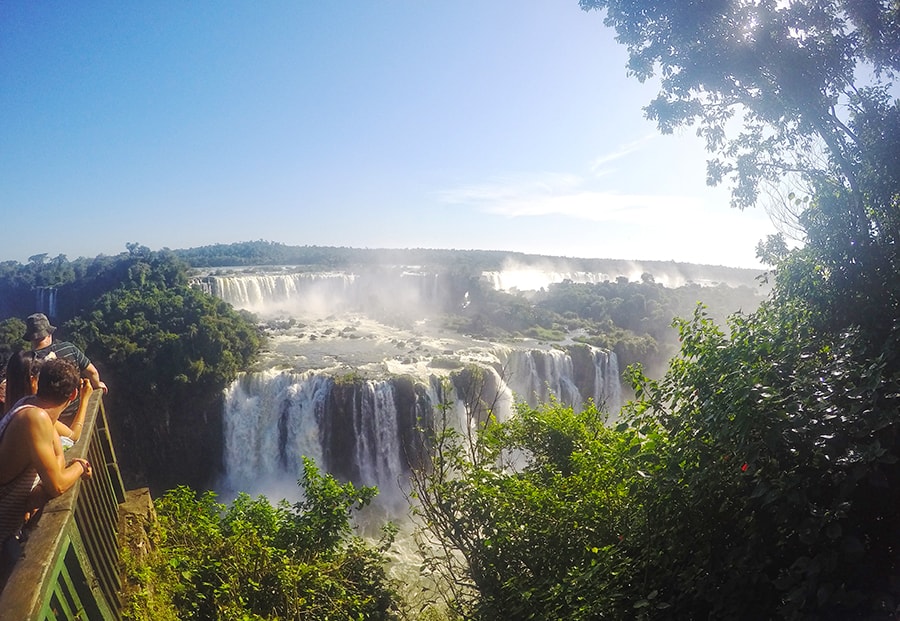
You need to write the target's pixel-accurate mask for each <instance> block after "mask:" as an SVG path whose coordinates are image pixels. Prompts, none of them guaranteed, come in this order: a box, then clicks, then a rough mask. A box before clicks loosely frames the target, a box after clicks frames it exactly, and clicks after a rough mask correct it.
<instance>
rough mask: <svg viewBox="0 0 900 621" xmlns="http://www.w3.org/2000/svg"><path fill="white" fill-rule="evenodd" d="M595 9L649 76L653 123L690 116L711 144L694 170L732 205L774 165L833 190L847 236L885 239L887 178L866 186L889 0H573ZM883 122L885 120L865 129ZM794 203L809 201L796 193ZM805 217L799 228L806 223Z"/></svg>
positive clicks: (881, 141)
mask: <svg viewBox="0 0 900 621" xmlns="http://www.w3.org/2000/svg"><path fill="white" fill-rule="evenodd" d="M580 5H581V7H582V8H583V9H585V10H591V9H605V10H606V18H605V23H606V24H607V25H609V26H612V27H613V28H615V30H616V32H617V40H618V41H619V42H620V43H622V44H624V45H625V46H626V47H627V48H628V52H629V61H628V71H629V72H630V73H631V74H632V75H634V76H635V77H637V78H638V79H639V80H641V81H644V80H647V79H649V78H651V77H654V76H658V77H659V80H660V92H659V94H658V95H657V97H656V98H655V99H654V100H653V101H652V102H650V104H649V105H648V106H647V107H646V108H645V111H646V114H647V116H648V118H650V119H652V120H655V121H656V122H657V123H658V126H659V129H660V130H661V131H662V132H664V133H669V132H672V131H673V130H674V129H675V128H678V127H683V126H696V127H697V133H698V135H700V136H701V137H703V138H704V139H705V140H706V144H707V147H708V149H709V151H710V152H711V153H713V157H712V159H711V160H710V161H709V163H708V170H707V178H708V181H709V182H710V183H711V184H717V183H719V182H721V181H723V180H726V179H727V180H729V181H730V182H731V183H732V184H733V201H732V202H733V205H735V206H737V207H741V208H743V207H748V206H750V205H753V204H754V203H756V201H757V198H758V197H759V193H760V189H761V184H763V183H779V182H783V181H784V180H785V179H786V178H793V180H794V181H799V182H800V183H801V184H802V186H803V187H804V188H806V189H808V190H812V191H816V190H818V189H819V188H821V187H823V185H824V186H827V187H829V188H831V190H832V191H833V192H839V193H841V194H843V195H844V196H845V199H844V200H843V201H842V209H843V210H844V213H843V214H842V215H843V220H844V223H845V226H847V227H848V228H849V230H850V231H852V236H853V238H854V240H855V242H856V243H861V244H862V243H868V242H871V241H873V240H880V239H884V238H888V239H889V240H890V241H891V242H895V241H896V238H897V233H898V228H897V227H898V222H897V217H896V215H895V212H896V209H897V205H896V202H894V201H895V199H894V197H895V196H896V184H894V186H893V189H892V190H891V191H889V192H888V193H887V196H878V197H876V196H874V195H873V194H872V190H871V188H870V187H866V185H865V183H866V182H867V181H870V179H868V177H870V176H871V168H872V164H873V160H872V157H873V156H876V154H880V155H885V154H887V153H893V154H896V153H898V151H900V134H898V133H897V131H896V126H897V121H898V115H900V111H898V105H897V102H896V101H894V102H891V101H890V99H889V97H888V92H889V89H890V87H891V86H892V85H893V77H894V75H895V72H896V71H897V70H898V69H900V26H898V23H900V5H898V4H897V3H896V2H894V1H892V0H831V1H822V0H793V1H789V2H785V1H782V0H763V1H753V0H750V1H742V2H737V1H731V0H700V1H690V0H679V1H673V2H652V1H649V0H580ZM873 126H876V127H885V126H890V127H892V128H893V130H892V131H889V132H887V133H881V132H879V131H874V132H873V131H872V130H873ZM801 207H803V208H805V209H812V208H815V205H814V204H811V203H803V204H802V205H801ZM804 228H807V229H808V228H809V227H808V224H807V226H806V227H804Z"/></svg>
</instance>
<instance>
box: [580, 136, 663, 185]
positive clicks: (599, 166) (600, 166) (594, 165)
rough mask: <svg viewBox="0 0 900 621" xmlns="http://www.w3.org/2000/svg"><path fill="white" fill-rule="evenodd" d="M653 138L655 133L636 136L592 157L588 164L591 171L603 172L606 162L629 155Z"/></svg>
mask: <svg viewBox="0 0 900 621" xmlns="http://www.w3.org/2000/svg"><path fill="white" fill-rule="evenodd" d="M654 138H656V134H647V135H646V136H644V137H643V138H638V139H637V140H634V141H632V142H629V143H627V144H625V145H622V146H621V147H619V148H618V149H616V150H615V151H613V152H611V153H607V154H605V155H601V156H599V157H596V158H594V160H593V161H592V162H591V165H590V170H591V173H592V174H594V175H597V174H603V173H604V172H605V167H606V165H607V164H609V163H610V162H614V161H616V160H618V159H621V158H623V157H625V156H626V155H630V154H632V153H634V152H636V151H640V150H641V149H642V148H643V147H644V145H645V144H647V143H648V142H650V141H651V140H653V139H654Z"/></svg>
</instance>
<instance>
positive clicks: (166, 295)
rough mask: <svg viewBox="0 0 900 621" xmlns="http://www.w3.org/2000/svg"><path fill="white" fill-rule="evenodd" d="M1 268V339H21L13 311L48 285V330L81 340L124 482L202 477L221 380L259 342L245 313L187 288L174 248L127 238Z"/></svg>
mask: <svg viewBox="0 0 900 621" xmlns="http://www.w3.org/2000/svg"><path fill="white" fill-rule="evenodd" d="M3 270H4V271H3V272H2V274H0V300H2V301H3V308H4V311H5V312H6V313H10V312H11V313H12V315H11V316H8V315H7V316H5V317H6V318H5V319H3V320H2V322H0V336H2V338H3V339H4V341H3V344H2V345H0V347H2V349H3V350H4V351H5V352H6V354H8V353H9V352H10V351H12V350H14V349H15V348H19V347H28V346H29V345H28V344H27V343H25V342H24V341H22V335H23V334H24V332H25V330H24V322H23V321H22V319H23V318H24V317H26V316H27V315H28V314H30V313H32V312H35V311H36V310H37V308H36V307H35V304H36V301H35V290H34V289H35V287H52V289H53V296H54V299H55V300H57V301H58V304H57V305H56V309H55V310H56V312H55V314H54V317H53V321H54V324H55V325H57V326H58V328H59V329H58V330H57V332H56V334H55V338H59V339H63V340H70V341H72V342H74V343H76V344H77V345H78V346H80V347H81V348H82V349H83V350H84V351H85V353H86V354H87V355H88V357H89V358H91V360H92V361H93V362H94V364H95V365H96V366H97V368H98V369H99V370H100V373H101V377H102V378H103V380H104V381H105V382H106V384H107V386H108V387H109V394H108V395H107V396H106V398H105V399H104V402H105V404H106V408H107V411H108V413H109V418H110V427H111V429H112V433H113V437H114V438H115V446H116V450H117V452H118V457H119V464H120V466H121V468H122V474H123V478H124V479H125V482H126V485H128V486H129V487H133V486H140V485H150V486H151V487H152V488H153V489H154V491H157V492H161V491H162V490H165V489H168V488H169V487H173V486H175V485H178V484H189V485H194V486H198V487H200V486H205V485H208V484H209V482H210V480H211V478H212V477H213V476H214V475H215V474H216V473H217V472H218V471H219V469H220V463H219V461H220V455H221V407H222V390H223V389H224V388H225V386H226V385H228V383H230V382H231V381H232V380H233V379H234V378H235V377H236V376H237V373H238V372H240V371H241V370H242V369H244V368H246V367H247V365H249V364H250V363H251V362H252V361H253V360H254V358H255V356H256V355H257V352H258V350H259V348H260V345H261V343H262V340H261V336H260V334H259V332H258V330H257V328H256V326H255V325H254V323H253V322H252V321H251V320H250V319H249V318H248V317H247V316H244V315H241V314H239V313H237V312H235V311H234V310H233V309H232V308H231V307H230V306H228V305H227V304H225V303H224V302H222V301H220V300H216V299H215V298H212V297H211V296H208V295H206V294H204V293H202V292H200V291H198V290H196V289H194V288H191V287H189V286H188V284H187V283H188V281H187V266H186V265H185V264H184V263H182V262H181V261H180V260H179V259H178V258H177V257H175V256H174V255H173V254H172V253H170V252H151V251H150V250H149V249H147V248H144V247H140V246H138V245H137V244H131V245H130V246H129V251H128V252H126V253H123V254H121V255H119V256H116V257H97V258H95V259H92V260H91V259H78V260H76V261H73V262H69V261H67V260H66V259H65V257H57V258H56V259H54V260H52V261H49V262H47V261H44V260H43V259H42V258H33V260H32V261H31V262H30V263H29V264H27V265H18V264H12V263H5V264H3ZM40 310H44V311H46V310H47V309H40Z"/></svg>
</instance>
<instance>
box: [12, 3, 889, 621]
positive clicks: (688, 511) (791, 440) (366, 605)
mask: <svg viewBox="0 0 900 621" xmlns="http://www.w3.org/2000/svg"><path fill="white" fill-rule="evenodd" d="M580 4H581V6H582V7H583V8H584V9H585V10H603V11H605V22H606V24H607V25H608V26H610V27H612V28H614V29H615V30H616V33H617V37H618V40H619V41H620V43H622V44H623V45H625V46H626V47H627V50H628V54H629V61H628V70H629V72H630V73H631V74H633V75H634V76H635V77H637V78H638V79H641V80H646V79H650V78H658V79H659V86H660V92H659V95H658V96H657V98H655V99H654V100H653V101H652V102H651V103H650V104H649V105H648V107H647V108H646V112H647V116H648V118H650V119H651V120H653V121H656V122H657V124H658V126H659V129H660V130H661V131H662V132H663V133H669V132H672V131H675V130H679V129H682V128H692V129H694V130H696V131H697V132H698V134H699V136H700V137H701V138H702V139H704V140H705V141H706V143H707V146H708V149H709V152H710V156H711V160H710V163H709V167H708V171H707V175H708V178H709V180H710V182H712V183H719V182H722V183H727V184H729V185H730V186H731V187H732V188H733V190H734V193H733V204H734V206H735V207H739V208H750V207H752V206H754V205H756V204H757V203H759V202H761V201H766V200H768V201H772V202H771V204H770V205H769V207H770V208H771V209H773V210H777V212H778V215H779V216H780V217H781V218H783V219H784V221H785V222H789V223H791V225H792V227H793V228H792V229H791V230H792V231H793V234H794V235H796V236H797V237H799V238H800V239H799V241H800V242H801V243H799V244H797V245H791V244H788V243H787V241H786V239H785V238H783V237H773V238H770V239H768V240H765V241H764V242H762V243H761V244H760V247H759V253H760V256H761V257H762V258H763V259H764V260H765V261H766V262H767V263H768V264H770V265H772V273H771V277H772V279H773V281H774V288H773V290H772V292H771V293H770V295H769V296H768V297H767V298H766V299H765V300H764V301H763V302H762V303H761V304H760V305H759V307H758V308H756V309H755V310H753V311H752V312H738V313H732V314H730V315H729V316H728V317H727V319H725V320H724V322H723V321H722V320H718V321H714V320H713V319H712V318H711V317H710V314H709V312H708V311H706V310H704V309H703V308H696V307H695V306H694V304H695V302H696V300H694V301H690V302H689V301H688V300H690V298H687V300H679V298H678V295H680V294H673V293H671V292H669V291H661V290H660V289H659V288H658V287H657V286H656V285H655V283H653V282H651V279H650V278H649V277H648V278H646V279H644V280H642V281H641V282H639V283H638V282H631V283H625V282H622V283H604V284H603V285H602V286H596V287H582V286H578V285H575V284H573V283H563V284H561V285H558V286H555V287H551V288H549V289H547V290H546V291H544V292H541V293H539V294H536V295H535V296H534V297H533V298H532V299H528V298H525V297H524V296H517V295H515V294H509V295H510V296H511V297H502V296H501V297H495V296H494V295H493V294H490V293H489V292H484V295H483V299H482V300H481V301H480V302H479V304H478V305H475V306H476V308H479V309H480V310H481V313H480V315H479V314H474V311H473V314H472V315H470V316H467V315H466V314H464V313H459V314H458V317H457V318H456V319H455V321H456V322H457V324H458V325H459V326H460V329H463V330H466V329H468V330H472V331H473V332H475V333H478V332H482V333H484V334H491V335H494V334H502V333H508V334H514V333H528V332H529V330H531V331H533V334H536V335H538V336H540V337H541V338H547V339H549V338H552V337H553V335H554V334H555V333H556V332H562V331H563V329H566V330H569V329H571V328H574V329H576V330H582V332H580V334H581V335H582V337H583V338H586V339H588V340H590V341H591V342H597V343H604V344H606V345H607V346H611V347H617V346H618V347H623V348H624V349H623V350H622V351H623V353H624V355H625V357H626V358H628V359H629V360H630V361H637V360H640V359H641V356H642V355H643V354H645V353H647V352H649V351H651V350H653V348H654V347H655V348H657V351H659V352H660V355H663V356H665V355H667V352H666V351H665V350H664V348H663V346H662V345H661V344H660V343H661V342H662V341H661V340H660V339H659V338H657V337H658V336H659V334H660V331H661V330H663V327H662V326H664V324H665V322H666V321H668V317H666V315H668V314H669V311H671V310H674V309H678V312H679V313H681V312H683V305H685V304H689V305H690V306H691V310H690V312H687V313H684V314H682V316H681V317H682V318H681V319H679V320H677V321H676V326H677V342H678V347H677V351H675V352H674V356H673V357H671V359H670V360H669V361H668V364H667V367H666V372H665V373H664V374H662V375H658V376H656V375H654V376H652V377H651V376H648V374H645V373H644V371H643V370H642V369H641V367H640V366H634V367H632V368H631V370H630V371H629V372H628V373H629V379H630V382H631V384H632V385H633V390H634V398H633V399H632V400H631V401H630V402H629V403H628V404H627V405H626V406H625V408H624V411H623V413H622V417H621V419H620V420H618V421H617V422H616V423H615V424H614V425H610V424H609V420H608V416H607V415H606V413H604V412H602V411H598V410H597V409H596V408H595V407H591V406H589V407H587V408H586V409H584V410H583V411H573V410H572V409H570V408H566V407H563V406H561V405H560V404H558V403H552V402H551V403H548V404H545V405H543V406H541V407H537V408H528V407H521V408H520V409H519V412H518V416H517V417H515V418H513V419H511V420H510V421H509V422H506V423H502V424H500V423H495V422H493V421H491V420H490V419H488V420H486V421H484V423H483V424H482V425H481V426H480V427H479V428H478V429H473V430H471V431H470V432H460V431H458V430H454V429H453V428H452V427H450V426H443V425H438V427H437V428H436V429H435V430H434V435H433V440H432V442H433V446H432V447H431V448H432V451H431V459H430V461H429V462H428V464H426V465H424V466H422V467H420V468H419V469H417V470H415V471H414V472H413V495H414V499H415V500H416V504H415V507H416V508H415V511H416V512H417V517H416V521H417V524H418V526H419V531H418V533H419V541H420V543H421V552H422V554H423V555H424V561H423V564H422V567H423V573H425V574H427V576H428V578H429V580H430V583H431V584H432V585H433V586H432V587H429V589H428V590H424V589H423V594H422V601H420V602H416V604H415V605H414V606H411V605H410V603H409V602H404V601H403V600H402V599H401V598H400V596H399V586H400V585H398V584H396V583H395V582H392V580H391V578H390V577H389V576H388V575H387V574H386V572H385V571H384V561H385V559H386V557H387V553H388V550H389V549H390V545H391V540H392V536H393V531H392V530H391V528H390V527H388V528H386V530H385V532H384V538H383V539H382V540H381V541H380V542H378V543H372V542H368V543H366V542H364V541H362V540H360V539H358V538H356V537H354V536H353V535H352V530H351V528H350V525H349V522H348V519H349V518H348V516H349V514H351V513H352V512H353V511H354V510H355V508H357V507H360V506H363V505H365V504H366V503H367V502H368V501H369V500H370V499H371V496H372V494H374V493H375V491H374V490H371V489H355V488H353V487H352V486H350V485H347V484H341V483H340V482H338V481H335V480H334V479H332V478H330V477H328V476H327V475H321V474H320V473H319V472H318V470H317V469H316V467H315V465H314V464H311V463H308V464H307V466H306V468H305V471H304V472H303V473H299V476H300V477H301V479H300V483H299V484H300V486H301V488H303V489H304V490H305V500H304V501H303V502H301V503H298V504H297V505H286V504H284V503H282V504H278V503H275V504H273V503H272V502H270V501H268V500H266V499H256V500H253V499H250V498H247V497H241V498H239V499H238V500H236V501H235V502H234V503H233V504H231V505H230V506H223V505H219V504H217V502H216V500H215V498H214V497H212V496H211V495H210V494H207V493H203V492H202V491H201V489H202V488H201V487H200V486H198V485H195V486H194V489H189V488H187V487H175V485H176V484H177V483H180V482H181V481H178V480H177V477H175V476H174V473H168V474H167V475H166V476H167V477H170V476H171V478H164V479H162V480H160V481H158V482H157V486H159V487H160V488H161V489H170V488H171V490H170V491H169V492H168V493H166V494H165V495H164V496H163V497H162V498H161V499H160V501H159V513H160V525H159V529H158V531H157V532H156V533H155V535H154V536H155V538H156V543H157V547H156V549H155V551H154V553H153V554H152V555H151V556H149V557H145V558H143V559H131V558H126V561H127V569H128V572H129V584H130V585H131V587H130V588H131V590H130V591H129V592H128V594H127V599H126V601H127V602H128V605H129V608H128V610H127V611H126V613H127V616H128V617H129V618H135V619H139V618H143V619H149V618H155V619H161V618H171V619H174V618H181V619H233V618H246V619H275V618H304V619H329V618H342V619H344V618H359V619H401V618H407V619H497V618H500V619H535V620H537V619H543V620H551V619H553V620H557V619H570V620H589V619H590V620H595V619H667V620H668V619H676V620H693V619H747V620H751V619H791V620H813V619H823V620H847V619H858V620H872V619H885V620H888V619H896V618H897V616H898V614H900V528H898V526H897V525H898V524H900V494H898V490H900V419H898V407H900V342H898V338H900V277H898V274H900V256H898V242H900V167H898V166H897V161H898V155H900V102H898V100H897V98H896V90H895V83H894V82H893V79H894V76H895V75H896V72H897V71H898V70H900V26H898V24H900V7H898V5H897V4H896V3H894V2H887V1H879V0H872V1H866V2H847V1H834V2H813V1H803V0H799V1H795V2H789V3H776V2H745V3H710V2H700V3H697V2H670V3H655V2H646V1H635V0H581V2H580ZM779 197H780V200H779ZM723 208H724V206H723ZM262 245H263V246H265V245H268V244H262ZM246 249H247V247H244V248H235V249H234V253H233V254H229V252H226V251H225V250H226V249H225V248H221V249H208V250H203V251H202V252H200V254H206V253H208V254H209V255H210V256H212V255H216V254H218V255H220V256H222V257H223V258H222V263H215V262H214V260H213V259H209V260H208V263H207V265H224V263H234V260H233V259H234V258H238V257H240V256H241V255H242V254H243V252H244V250H246ZM306 251H309V252H317V251H316V250H315V249H306V250H304V252H306ZM346 252H347V253H351V251H349V250H346ZM248 260H249V258H248ZM335 265H337V264H335ZM186 267H187V265H186V264H185V263H184V257H179V256H178V255H177V253H174V252H170V251H160V252H151V251H149V250H148V249H145V248H143V247H141V246H139V245H137V244H133V245H130V246H129V248H128V252H127V253H126V254H124V255H122V256H119V257H111V258H102V257H100V258H97V259H95V260H78V261H73V262H69V261H67V260H66V259H65V257H62V258H60V257H57V258H56V259H49V260H48V259H47V257H33V260H32V261H31V262H30V263H29V264H28V265H26V266H19V265H9V264H4V265H3V266H0V270H2V274H0V275H2V279H3V280H2V282H3V283H5V284H4V285H3V287H4V289H3V290H4V291H12V292H15V291H21V292H23V293H22V295H24V294H25V293H24V292H26V291H27V294H28V295H29V296H33V295H34V294H33V292H32V291H31V287H33V286H48V285H53V286H60V288H61V289H60V290H61V291H62V287H63V286H64V285H65V286H68V287H71V294H69V293H67V294H66V295H65V298H66V299H68V300H69V301H68V302H66V304H69V305H70V306H68V307H67V308H66V309H65V313H66V314H65V315H64V316H65V319H66V321H65V323H64V326H63V328H61V331H62V332H63V334H64V335H66V336H67V337H69V338H71V340H73V341H75V342H76V343H78V344H80V345H82V346H83V347H84V348H85V349H86V351H87V352H88V354H89V355H90V356H91V357H92V358H94V359H95V360H96V361H97V363H98V366H102V369H101V371H102V373H103V374H104V376H105V377H107V378H109V380H108V383H109V384H110V395H109V398H110V404H109V406H108V409H109V411H110V412H111V418H112V421H111V424H113V432H114V433H115V434H117V437H119V438H121V439H122V441H125V442H136V443H137V442H139V441H140V440H141V439H146V438H148V437H149V438H152V439H153V442H152V443H151V444H152V447H150V448H147V449H146V450H147V451H152V454H151V453H148V454H141V452H140V450H139V449H137V448H135V449H134V453H133V454H132V453H131V452H130V451H129V452H128V453H127V454H126V453H125V452H124V451H120V456H121V457H122V458H123V463H125V462H126V460H133V461H131V462H130V463H131V468H132V469H131V474H130V476H131V477H132V479H131V480H132V481H138V480H146V477H149V476H150V475H151V474H153V473H152V472H150V470H149V467H150V465H151V464H156V463H157V461H156V460H157V459H160V458H161V457H162V456H163V454H164V453H166V451H170V450H175V449H174V448H171V445H170V444H169V443H167V442H162V439H163V438H166V439H169V438H172V437H178V436H180V434H181V432H182V431H183V432H184V433H187V431H188V430H189V429H195V430H196V429H197V428H200V429H201V433H202V434H208V435H212V434H214V433H216V429H215V423H214V421H213V419H211V418H209V413H210V412H212V411H213V408H211V407H210V406H211V404H212V402H213V401H214V399H215V398H216V395H217V394H219V393H220V391H221V389H222V387H223V386H224V384H225V383H226V382H228V381H229V380H230V379H231V378H233V377H234V375H235V374H236V373H237V372H238V371H239V370H240V369H241V368H243V367H244V366H245V365H246V364H248V363H249V362H250V361H251V360H252V358H253V356H254V353H255V352H256V351H258V349H259V348H260V347H261V340H260V336H259V334H258V332H257V330H256V326H255V324H254V322H253V320H252V319H251V318H250V317H247V316H244V315H241V314H240V313H236V312H234V311H233V310H231V309H230V308H229V307H227V305H224V304H221V303H219V302H217V301H216V300H214V299H212V298H209V297H207V296H204V295H203V294H201V293H200V292H198V291H194V290H192V289H191V288H190V287H189V286H187V271H186ZM479 269H482V268H479ZM51 274H59V275H61V278H62V280H59V279H57V280H54V279H53V278H51ZM6 287H9V288H8V289H7V288H6ZM17 287H18V289H17ZM671 296H674V297H671ZM691 297H693V296H691ZM3 299H4V300H8V299H9V298H7V297H6V295H5V294H4V298H3ZM29 299H32V298H29ZM60 299H61V300H62V299H63V298H62V297H61V298H60ZM501 301H502V303H501ZM4 303H6V302H4ZM61 303H62V302H61ZM507 304H509V305H513V308H514V309H515V310H513V311H511V312H510V313H507V312H506V311H503V310H501V309H503V308H505V307H506V306H505V305H507ZM493 305H496V307H495V306H493ZM61 308H62V307H61ZM13 310H15V312H10V311H9V310H6V309H4V314H5V315H8V316H11V317H13V318H12V319H7V320H6V321H5V322H3V324H0V330H2V332H0V333H2V334H3V335H5V336H4V338H9V339H13V340H14V338H15V336H16V335H17V334H19V333H20V332H21V326H19V325H18V324H17V323H16V322H17V321H20V319H19V318H18V317H19V316H21V315H22V314H23V313H22V312H21V310H20V309H13ZM745 311H749V309H745ZM500 317H503V320H501V319H500ZM623 341H624V342H627V343H628V345H622V342H623ZM160 361H165V364H160ZM467 405H472V406H473V407H474V406H475V405H476V404H467ZM185 406H189V407H185ZM141 408H145V409H141ZM131 411H135V412H140V415H139V416H138V417H136V418H135V420H132V419H131V416H130V412H131ZM135 446H137V444H135ZM180 448H182V449H184V448H185V447H180ZM191 448H192V449H194V450H196V449H197V445H195V444H192V445H191ZM198 452H200V453H202V450H201V451H198ZM521 455H527V456H528V459H527V460H525V463H524V464H523V463H522V462H521V461H520V460H517V459H515V458H514V457H515V456H521ZM197 461H198V462H199V461H202V456H197ZM195 465H196V467H197V468H200V470H198V471H195V470H193V469H192V470H191V471H190V472H191V473H195V472H200V471H202V472H207V471H204V470H202V465H200V464H192V466H191V467H192V468H193V466H195ZM205 465H206V466H207V467H208V466H209V464H205ZM142 477H143V478H142ZM185 482H187V483H192V482H191V481H185ZM201 485H202V484H201Z"/></svg>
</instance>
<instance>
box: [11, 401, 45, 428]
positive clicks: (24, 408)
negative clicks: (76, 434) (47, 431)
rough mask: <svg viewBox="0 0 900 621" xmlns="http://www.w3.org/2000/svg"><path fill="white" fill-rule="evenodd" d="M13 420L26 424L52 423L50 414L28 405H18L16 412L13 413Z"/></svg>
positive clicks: (38, 407)
mask: <svg viewBox="0 0 900 621" xmlns="http://www.w3.org/2000/svg"><path fill="white" fill-rule="evenodd" d="M13 418H18V419H19V420H21V421H23V422H25V423H26V424H44V423H52V421H51V420H50V414H48V413H47V410H45V409H44V408H42V407H40V406H37V405H32V404H30V403H26V404H23V405H20V406H19V407H18V408H16V411H15V412H13Z"/></svg>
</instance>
